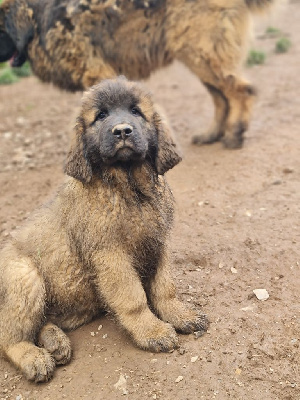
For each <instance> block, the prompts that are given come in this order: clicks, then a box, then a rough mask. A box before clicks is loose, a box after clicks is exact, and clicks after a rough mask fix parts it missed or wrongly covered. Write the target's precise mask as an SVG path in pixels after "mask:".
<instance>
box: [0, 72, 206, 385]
mask: <svg viewBox="0 0 300 400" xmlns="http://www.w3.org/2000/svg"><path fill="white" fill-rule="evenodd" d="M180 159H181V158H180V156H179V155H178V152H177V150H176V147H175V145H174V142H173V140H172V137H171V136H170V132H169V128H168V126H167V124H166V123H165V122H164V121H163V120H162V118H161V116H160V115H159V114H158V112H157V109H156V106H155V105H154V104H153V101H152V99H151V96H150V95H149V94H148V93H147V92H145V91H144V90H143V89H142V87H141V86H140V85H139V84H135V83H131V82H129V81H127V80H126V79H125V78H123V79H121V78H119V79H116V80H110V81H109V80H108V81H103V82H102V83H101V84H99V85H97V86H94V87H92V88H91V89H90V90H89V91H88V92H87V93H85V95H84V98H83V103H82V108H81V112H80V115H79V117H78V119H77V124H76V127H75V135H74V142H73V145H72V148H71V151H70V153H69V156H68V159H67V162H66V165H65V172H66V174H67V175H69V177H68V178H67V179H66V182H65V183H64V185H63V186H62V187H61V188H60V189H59V191H58V193H57V195H56V196H55V197H54V199H53V200H52V201H51V202H50V203H48V204H46V205H45V206H44V207H42V208H40V209H39V210H37V211H36V213H35V215H34V216H33V217H32V218H31V220H30V221H28V223H27V224H26V225H25V226H23V227H22V228H20V230H19V231H17V232H16V233H15V234H14V237H13V239H12V240H11V242H10V243H8V244H7V245H6V246H5V247H4V248H3V249H2V250H1V252H0V350H1V352H2V353H3V354H4V355H5V356H6V357H7V358H8V359H9V360H10V361H11V362H13V363H14V364H15V365H16V366H17V367H18V368H19V369H20V370H21V371H22V373H23V374H24V375H25V376H26V377H27V378H28V379H29V380H34V381H36V382H43V381H47V380H48V379H50V378H51V376H52V374H53V371H54V369H55V365H56V364H66V363H67V362H69V361H70V357H71V346H70V341H69V339H68V337H67V336H66V334H65V333H64V332H63V330H69V329H75V328H77V327H78V326H80V325H82V324H85V323H87V322H89V321H91V319H92V318H94V317H96V316H97V315H98V314H99V312H100V310H107V311H110V312H111V313H113V315H114V316H115V318H116V319H117V320H118V322H119V324H120V325H121V326H122V327H123V328H124V329H125V331H126V332H128V333H129V334H130V336H131V337H132V339H133V341H134V342H135V343H136V345H137V346H139V347H140V348H142V349H146V350H150V351H155V352H159V351H170V350H172V349H174V348H176V347H177V346H178V337H177V335H176V332H175V330H176V331H178V332H182V333H191V332H193V331H199V330H200V331H201V330H202V331H203V330H206V328H207V320H206V317H205V315H201V314H199V313H198V312H197V311H196V310H193V309H189V308H187V307H186V306H185V305H184V304H183V303H181V302H180V301H179V300H178V299H177V298H176V293H175V287H174V283H173V280H172V278H171V276H170V271H169V260H168V249H167V243H166V242H167V239H168V235H169V232H170V228H171V225H172V220H173V197H172V193H171V191H170V189H169V187H168V185H167V183H166V180H165V178H164V176H163V175H164V173H165V172H166V171H167V170H169V169H170V168H173V167H174V166H175V165H176V164H177V163H178V162H179V161H180ZM151 310H152V311H151Z"/></svg>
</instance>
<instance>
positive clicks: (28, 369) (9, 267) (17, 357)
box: [0, 249, 55, 382]
mask: <svg viewBox="0 0 300 400" xmlns="http://www.w3.org/2000/svg"><path fill="white" fill-rule="evenodd" d="M12 255H14V257H13V258H12V257H11V256H12ZM0 275H1V276H0V293H1V297H2V298H3V301H1V303H0V349H1V351H2V352H3V353H4V355H5V356H6V357H7V358H8V359H9V360H10V361H11V362H12V363H13V364H15V365H16V367H17V368H19V369H20V370H21V372H22V373H23V374H24V375H25V377H26V378H27V379H29V380H33V381H35V382H45V381H48V380H49V379H50V378H51V376H52V374H53V371H54V368H55V362H54V359H53V357H52V356H51V354H50V353H49V352H48V351H47V350H45V349H41V348H39V347H37V346H35V345H34V340H35V338H36V334H37V332H38V331H39V329H40V327H41V325H42V323H43V317H44V309H45V299H46V293H45V286H44V282H43V279H42V278H41V276H40V275H39V273H38V271H37V270H36V268H35V266H34V265H33V263H32V261H31V260H30V259H28V258H25V257H23V258H21V257H18V255H17V254H16V253H15V251H14V250H13V249H9V250H7V251H6V252H5V251H4V252H3V253H2V254H1V265H0ZM1 300H2V299H1Z"/></svg>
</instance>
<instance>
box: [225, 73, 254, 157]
mask: <svg viewBox="0 0 300 400" xmlns="http://www.w3.org/2000/svg"><path fill="white" fill-rule="evenodd" d="M222 86H223V93H224V94H225V96H226V98H227V99H228V104H229V112H228V117H227V120H226V128H225V133H224V136H223V137H222V142H223V144H224V146H225V147H228V148H233V149H234V148H239V147H241V146H242V145H243V141H244V136H243V134H244V132H245V131H246V130H247V129H248V125H249V120H250V116H251V111H252V106H253V102H254V98H255V92H256V91H255V89H254V87H253V86H252V85H250V84H249V83H248V82H246V81H245V80H243V79H241V78H239V77H238V76H234V75H228V76H227V77H226V78H225V79H224V82H223V85H222Z"/></svg>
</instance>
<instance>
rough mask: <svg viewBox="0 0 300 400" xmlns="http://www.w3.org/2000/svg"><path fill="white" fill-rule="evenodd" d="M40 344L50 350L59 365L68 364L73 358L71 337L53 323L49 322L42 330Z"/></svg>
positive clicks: (39, 337)
mask: <svg viewBox="0 0 300 400" xmlns="http://www.w3.org/2000/svg"><path fill="white" fill-rule="evenodd" d="M38 345H39V346H41V347H44V348H45V349H46V350H48V351H49V353H50V354H51V355H52V357H53V358H54V360H55V362H56V364H58V365H64V364H67V363H68V362H69V361H70V359H71V354H72V351H71V342H70V339H69V338H68V336H67V335H66V334H65V333H64V332H63V331H62V330H61V329H60V328H59V327H58V326H56V325H54V324H52V323H47V324H46V325H44V326H43V327H42V329H41V330H40V332H39V335H38Z"/></svg>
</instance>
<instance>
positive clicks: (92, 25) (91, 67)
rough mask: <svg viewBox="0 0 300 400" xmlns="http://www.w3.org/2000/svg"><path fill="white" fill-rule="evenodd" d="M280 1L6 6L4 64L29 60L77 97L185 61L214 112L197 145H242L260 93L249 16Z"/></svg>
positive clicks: (0, 18) (26, 0)
mask: <svg viewBox="0 0 300 400" xmlns="http://www.w3.org/2000/svg"><path fill="white" fill-rule="evenodd" d="M273 1H274V0H152V1H149V2H146V1H141V0H131V1H125V0H124V1H119V0H64V1H58V0H4V3H3V4H2V7H1V9H0V61H5V60H8V59H10V58H11V57H12V65H14V66H18V65H21V64H22V63H23V62H24V61H25V60H26V59H27V58H28V59H29V61H30V63H31V66H32V69H33V71H34V73H35V74H36V75H37V76H38V77H39V78H40V79H42V80H43V81H46V82H53V83H54V84H55V85H57V86H59V87H61V88H64V89H67V90H71V91H75V90H83V89H87V88H88V87H90V86H91V85H93V84H95V83H96V82H98V81H99V80H100V79H104V78H110V77H112V76H115V75H119V74H124V75H126V76H127V77H128V78H130V79H140V78H147V77H148V76H149V75H150V73H151V72H152V71H154V70H156V69H157V68H159V67H162V66H165V65H167V64H169V63H170V62H171V61H173V60H174V59H178V60H180V61H182V62H183V63H184V64H186V65H187V66H188V67H189V68H190V70H191V71H192V72H194V73H195V74H196V75H197V76H198V77H199V79H200V80H201V81H202V82H203V83H204V85H205V86H206V87H207V89H208V91H209V93H210V94H211V95H212V99H213V102H214V105H215V118H214V122H213V125H212V127H211V128H210V129H209V131H208V133H206V134H204V135H201V136H199V135H197V136H195V137H194V139H193V141H194V143H198V144H202V143H212V142H215V141H218V140H222V141H223V143H224V145H225V146H226V147H230V148H237V147H241V146H242V144H243V133H244V131H245V130H246V129H247V127H248V123H249V119H250V113H251V107H252V103H253V98H254V94H255V90H254V88H253V87H252V86H251V85H250V84H249V83H248V82H246V81H245V80H244V79H242V78H241V77H240V76H239V71H238V70H239V68H240V65H241V63H242V61H243V60H244V58H245V55H246V53H247V42H248V37H249V20H250V11H260V10H263V9H264V8H266V7H267V6H269V5H270V4H271V3H273Z"/></svg>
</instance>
